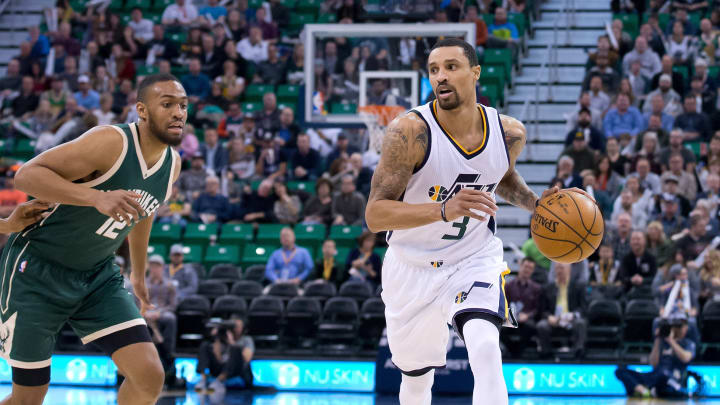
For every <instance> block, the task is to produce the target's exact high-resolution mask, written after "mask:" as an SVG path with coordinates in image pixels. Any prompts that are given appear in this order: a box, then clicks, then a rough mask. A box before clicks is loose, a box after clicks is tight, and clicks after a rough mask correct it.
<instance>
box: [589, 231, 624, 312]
mask: <svg viewBox="0 0 720 405" xmlns="http://www.w3.org/2000/svg"><path fill="white" fill-rule="evenodd" d="M598 252H599V257H598V260H597V261H594V262H590V287H592V289H593V290H592V294H593V296H597V297H598V298H607V299H617V298H620V294H621V293H622V290H623V289H622V286H623V283H622V280H621V279H620V260H617V259H616V258H615V255H614V252H613V248H612V245H610V244H607V243H603V244H602V245H600V249H599V251H598Z"/></svg>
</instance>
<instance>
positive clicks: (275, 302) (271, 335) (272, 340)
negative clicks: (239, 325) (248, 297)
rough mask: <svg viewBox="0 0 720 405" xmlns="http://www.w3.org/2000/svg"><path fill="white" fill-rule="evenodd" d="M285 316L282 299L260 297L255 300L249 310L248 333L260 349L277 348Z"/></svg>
mask: <svg viewBox="0 0 720 405" xmlns="http://www.w3.org/2000/svg"><path fill="white" fill-rule="evenodd" d="M283 315H284V307H283V302H282V300H281V299H280V298H277V297H270V296H260V297H256V298H253V300H252V302H251V303H250V309H249V310H248V316H247V319H248V322H247V323H248V324H247V333H248V335H250V336H252V337H253V340H254V341H255V345H256V347H257V348H259V349H263V348H265V349H267V348H277V347H278V345H279V343H280V333H281V328H282V322H283Z"/></svg>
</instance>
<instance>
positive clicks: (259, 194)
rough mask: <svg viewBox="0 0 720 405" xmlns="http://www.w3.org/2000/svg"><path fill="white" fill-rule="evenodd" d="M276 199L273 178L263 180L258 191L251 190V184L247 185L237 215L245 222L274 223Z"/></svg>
mask: <svg viewBox="0 0 720 405" xmlns="http://www.w3.org/2000/svg"><path fill="white" fill-rule="evenodd" d="M276 200H277V196H275V195H274V194H273V181H272V180H263V181H262V182H261V183H260V185H259V186H258V189H257V191H251V190H250V186H245V190H244V194H243V197H242V202H241V203H240V207H239V210H238V211H239V212H238V214H237V215H236V217H237V218H240V219H242V220H243V221H245V222H256V223H257V222H262V223H273V222H275V214H274V213H273V208H274V207H275V201H276Z"/></svg>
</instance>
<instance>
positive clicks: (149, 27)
mask: <svg viewBox="0 0 720 405" xmlns="http://www.w3.org/2000/svg"><path fill="white" fill-rule="evenodd" d="M130 17H131V19H130V21H128V26H129V27H130V28H132V32H133V36H134V37H135V39H136V40H137V41H138V42H139V43H140V44H145V43H146V42H148V41H150V40H151V39H153V23H152V21H150V20H148V19H147V18H143V15H142V10H141V9H140V8H139V7H134V8H133V9H132V12H131V13H130Z"/></svg>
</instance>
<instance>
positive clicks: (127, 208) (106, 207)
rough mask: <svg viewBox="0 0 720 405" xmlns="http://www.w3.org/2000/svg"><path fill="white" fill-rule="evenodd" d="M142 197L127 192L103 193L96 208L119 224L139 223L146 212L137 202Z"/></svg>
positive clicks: (100, 194)
mask: <svg viewBox="0 0 720 405" xmlns="http://www.w3.org/2000/svg"><path fill="white" fill-rule="evenodd" d="M140 197H142V196H141V195H140V194H137V193H133V192H131V191H126V190H113V191H108V192H103V193H99V196H98V198H97V200H95V205H94V207H95V209H97V210H98V211H100V213H102V214H105V215H107V216H109V217H112V218H113V219H114V220H116V221H118V222H128V223H129V222H138V221H140V218H141V217H142V215H143V213H144V212H145V211H144V210H143V209H142V207H141V206H140V203H138V201H137V200H138V199H139V198H140Z"/></svg>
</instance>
